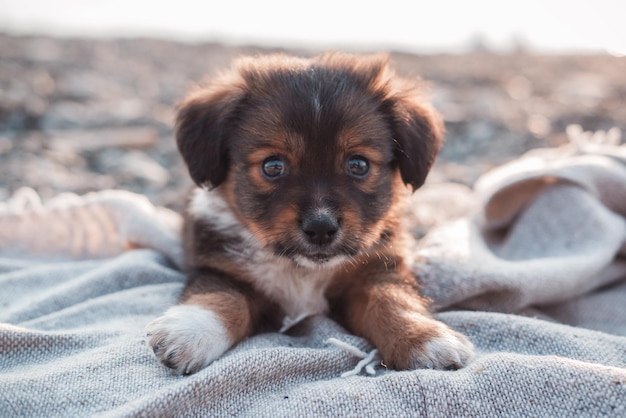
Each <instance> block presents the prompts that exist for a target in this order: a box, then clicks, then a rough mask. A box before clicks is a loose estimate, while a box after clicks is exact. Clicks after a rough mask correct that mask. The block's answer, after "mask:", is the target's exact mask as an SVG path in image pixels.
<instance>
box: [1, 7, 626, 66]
mask: <svg viewBox="0 0 626 418" xmlns="http://www.w3.org/2000/svg"><path fill="white" fill-rule="evenodd" d="M0 31H9V32H14V33H46V34H55V35H62V36H116V37H120V36H123V37H126V36H153V37H159V38H170V39H178V40H190V41H227V42H232V43H248V44H254V43H261V44H270V45H273V46H285V47H289V46H318V47H335V48H338V47H341V46H350V47H356V48H364V49H381V48H388V47H395V48H396V49H404V50H409V51H417V52H448V51H452V52H454V51H459V50H462V49H463V48H465V47H467V46H468V45H469V42H470V40H471V39H475V38H476V37H477V36H478V35H480V36H482V37H483V38H484V39H485V40H486V41H487V44H488V45H490V46H492V47H494V48H496V49H501V48H506V47H507V46H509V45H511V41H512V40H514V39H520V40H522V41H523V42H524V43H525V44H527V45H530V46H532V47H535V48H538V49H540V50H543V51H547V52H578V51H582V52H585V51H602V50H604V51H609V52H612V53H616V54H621V55H626V0H570V1H565V0H525V1H511V0H458V1H452V0H430V1H419V0H412V1H411V0H407V1H400V0H378V1H370V0H361V1H340V0H308V1H298V0H257V1H237V0H219V1H215V0H204V1H192V0H175V1H167V2H160V1H158V0H152V1H150V0H0ZM0 53H1V45H0Z"/></svg>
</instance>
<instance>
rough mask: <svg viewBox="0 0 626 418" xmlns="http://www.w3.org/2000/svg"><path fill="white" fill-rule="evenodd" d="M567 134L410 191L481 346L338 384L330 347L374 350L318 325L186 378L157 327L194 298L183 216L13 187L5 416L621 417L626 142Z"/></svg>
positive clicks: (451, 311)
mask: <svg viewBox="0 0 626 418" xmlns="http://www.w3.org/2000/svg"><path fill="white" fill-rule="evenodd" d="M570 134H571V135H570V136H572V139H573V140H574V142H573V143H572V144H570V145H568V146H566V147H563V148H559V149H549V150H537V151H533V152H532V153H530V154H528V155H526V156H523V157H522V158H520V159H519V160H517V161H514V162H512V163H510V164H507V165H505V166H503V167H500V168H499V169H497V170H495V171H493V172H491V173H488V174H487V175H485V176H484V177H483V178H482V179H481V180H480V181H479V182H478V183H477V185H476V187H475V189H474V190H468V189H464V188H463V187H461V186H458V185H428V186H426V187H424V188H423V189H421V190H420V191H418V192H417V193H416V195H415V206H414V208H415V210H414V212H415V216H416V220H417V222H418V223H421V224H429V226H432V230H431V231H430V232H429V234H428V235H427V236H426V237H425V238H424V239H423V240H422V241H421V243H420V245H419V247H418V248H417V249H416V250H415V254H416V258H415V271H416V274H417V275H418V276H419V277H420V280H421V282H422V285H423V291H424V293H425V294H427V295H428V296H429V297H431V298H432V299H433V302H434V304H435V306H436V307H437V309H438V310H440V313H438V314H437V316H438V318H440V319H441V320H442V321H444V322H446V323H448V324H450V325H451V326H452V327H454V328H455V329H457V330H459V331H461V332H463V333H465V334H466V335H468V336H469V338H470V339H471V340H472V341H473V342H474V344H475V346H476V349H477V356H476V358H475V359H474V360H473V361H472V363H471V364H469V365H468V366H467V367H466V368H464V369H462V370H458V371H433V370H416V371H408V372H396V371H386V370H384V369H380V370H379V371H378V373H377V375H376V376H368V375H360V376H352V377H348V378H341V377H340V375H341V374H342V373H343V372H345V371H347V370H350V369H352V368H353V367H354V366H355V364H356V363H357V361H358V359H357V358H354V357H352V356H351V355H350V354H348V353H346V352H344V351H342V350H340V349H338V348H337V347H335V346H334V345H332V344H330V343H328V339H329V338H337V339H339V340H341V341H344V342H347V343H350V344H353V345H355V346H356V347H359V348H360V349H361V350H364V351H368V350H371V349H372V347H371V346H370V345H369V344H368V343H367V342H366V341H364V340H362V339H360V338H358V337H355V336H352V335H350V334H348V333H347V332H346V331H345V330H344V329H342V328H341V327H340V326H338V325H337V324H335V323H334V322H332V321H330V320H329V319H327V318H324V317H314V318H311V319H310V320H308V321H306V322H305V323H304V324H302V325H301V326H299V327H298V328H297V329H296V330H294V332H292V333H290V334H288V335H281V334H278V333H270V334H264V335H259V336H255V337H253V338H249V339H247V340H246V341H244V342H243V343H242V344H240V345H239V346H237V347H236V348H234V349H233V350H231V351H229V352H228V353H227V354H226V355H225V356H224V357H222V358H220V359H219V360H217V361H216V362H215V363H213V364H212V365H210V366H209V367H208V368H206V369H204V370H202V371H200V372H199V373H197V374H195V375H193V376H187V377H179V376H174V375H172V374H171V373H170V372H169V370H168V369H166V368H165V367H162V366H160V365H159V364H157V362H156V360H155V358H154V357H153V356H152V354H151V353H150V352H149V350H148V349H147V347H146V345H145V342H144V327H145V325H146V324H147V323H148V322H149V321H151V320H152V319H153V318H155V317H156V316H158V315H160V314H161V313H162V312H163V311H164V310H165V309H166V308H167V307H168V306H170V305H172V304H173V303H175V301H176V298H177V296H178V293H179V292H180V291H181V289H182V287H183V283H184V277H183V275H182V274H181V273H180V271H179V270H178V269H177V267H176V265H177V263H178V262H179V260H180V247H179V243H178V241H177V235H176V229H177V228H178V226H179V222H180V219H179V218H178V217H177V215H175V214H173V213H171V212H168V211H166V210H164V209H156V208H154V207H152V206H151V205H150V203H149V202H147V201H146V200H145V199H143V198H142V197H140V196H137V195H133V194H130V193H125V192H112V191H109V192H102V193H96V194H92V195H88V196H85V197H81V198H78V197H73V198H68V197H63V198H59V199H57V201H56V202H52V203H51V204H46V205H41V203H40V202H39V201H38V200H37V197H36V195H34V194H33V193H31V192H27V191H23V192H20V194H18V196H16V197H15V198H14V199H12V200H11V201H10V202H8V203H6V204H5V205H4V206H3V207H0V415H2V416H11V417H20V416H23V417H37V416H41V417H54V416H92V415H96V416H150V417H153V416H154V417H158V416H229V415H233V414H235V415H244V416H255V417H257V416H272V417H275V416H316V415H317V416H390V417H402V416H432V417H439V416H442V417H443V416H484V417H493V416H498V415H501V416H559V417H561V416H601V415H608V416H620V415H621V416H624V415H626V221H625V217H626V147H625V146H617V145H616V144H614V143H612V144H611V143H609V144H606V143H605V144H601V143H600V142H602V141H600V140H602V139H603V137H602V136H598V135H596V137H595V138H593V140H591V141H590V140H585V141H581V140H580V138H583V137H584V135H585V134H583V133H581V132H573V133H570ZM604 139H606V138H605V137H604ZM605 142H606V141H605ZM613 142H614V141H613ZM463 208H475V209H476V210H469V209H463ZM442 214H443V215H442ZM456 215H462V216H461V217H459V218H458V219H450V218H455V217H456Z"/></svg>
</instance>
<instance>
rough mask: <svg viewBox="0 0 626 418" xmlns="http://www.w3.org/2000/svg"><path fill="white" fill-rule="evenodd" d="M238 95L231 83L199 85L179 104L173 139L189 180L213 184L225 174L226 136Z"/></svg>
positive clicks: (238, 91) (239, 93)
mask: <svg viewBox="0 0 626 418" xmlns="http://www.w3.org/2000/svg"><path fill="white" fill-rule="evenodd" d="M241 97H242V94H241V91H240V89H239V88H237V87H236V86H235V85H233V84H229V83H224V84H220V85H219V86H216V85H214V86H212V87H208V88H202V89H200V90H197V91H195V92H194V93H192V94H191V95H190V96H189V97H188V98H187V99H185V101H184V102H183V103H182V104H181V106H180V109H179V111H178V116H177V118H176V142H177V144H178V150H179V151H180V153H181V155H182V156H183V159H184V160H185V163H186V164H187V168H188V170H189V174H190V175H191V178H192V180H193V181H194V182H195V183H196V184H197V185H199V186H209V187H217V186H219V185H220V184H221V183H222V182H223V181H224V179H225V178H226V174H227V173H228V165H229V155H228V143H227V142H228V136H229V133H230V129H231V127H232V124H233V118H234V117H235V113H236V111H237V105H238V103H239V101H240V98H241Z"/></svg>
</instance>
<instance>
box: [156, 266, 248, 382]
mask: <svg viewBox="0 0 626 418" xmlns="http://www.w3.org/2000/svg"><path fill="white" fill-rule="evenodd" d="M250 304H251V301H250V300H249V298H247V297H246V296H245V294H244V293H242V292H241V291H240V290H238V289H236V288H233V287H232V286H229V285H227V284H225V283H220V281H219V279H218V280H217V281H216V280H215V279H214V278H213V277H206V276H194V277H192V278H191V279H190V281H189V282H188V285H187V287H186V288H185V291H184V293H183V295H182V296H181V303H180V304H179V305H176V306H173V307H172V308H170V309H168V310H167V311H166V312H165V314H163V316H161V317H159V318H157V319H155V320H154V321H152V322H151V323H150V324H149V325H148V326H147V328H146V332H147V336H148V340H147V343H148V346H149V347H151V348H152V350H153V351H154V354H155V355H156V356H157V358H158V359H159V361H160V362H161V363H162V364H163V365H165V366H167V367H169V368H171V369H173V370H174V371H175V372H176V373H178V374H191V373H195V372H197V371H199V370H201V369H203V368H205V367H206V366H208V365H209V364H210V363H211V362H213V361H214V360H215V359H217V358H218V357H220V356H221V355H222V354H224V353H225V352H226V351H227V350H228V349H229V348H231V347H232V346H233V345H235V344H236V343H238V342H239V341H241V340H242V339H243V338H244V337H246V336H247V335H249V334H250V332H251V329H252V317H251V306H250Z"/></svg>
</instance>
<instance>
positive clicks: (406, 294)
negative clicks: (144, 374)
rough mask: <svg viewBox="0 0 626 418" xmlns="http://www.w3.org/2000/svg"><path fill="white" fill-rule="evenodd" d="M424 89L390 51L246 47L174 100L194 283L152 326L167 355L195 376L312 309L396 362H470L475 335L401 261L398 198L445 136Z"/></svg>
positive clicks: (403, 235) (421, 176) (152, 339)
mask: <svg viewBox="0 0 626 418" xmlns="http://www.w3.org/2000/svg"><path fill="white" fill-rule="evenodd" d="M422 96H423V95H422V93H421V89H420V86H419V85H418V84H416V83H414V82H409V81H407V80H404V79H401V78H400V77H398V76H396V75H395V74H394V73H393V71H392V70H391V69H390V68H389V66H388V63H387V58H386V57H384V56H370V57H363V56H355V55H346V54H340V53H330V54H324V55H322V56H319V57H316V58H313V59H300V58H294V57H289V56H283V55H272V56H265V57H257V58H244V59H241V60H239V61H238V62H237V63H236V64H235V65H234V67H233V69H231V71H230V72H228V73H226V74H225V75H223V76H222V77H220V78H217V79H215V80H214V81H212V82H211V83H210V84H209V85H208V86H205V87H202V88H200V89H198V90H197V91H195V92H193V93H192V94H191V95H190V96H189V97H188V98H187V99H186V100H185V101H184V102H183V103H182V105H181V107H180V111H179V115H178V120H177V141H178V146H179V149H180V152H181V154H182V156H183V158H184V160H185V162H186V163H187V166H188V168H189V173H190V175H191V177H192V179H193V180H194V182H195V183H196V184H197V185H198V186H199V187H198V189H197V190H196V191H195V192H194V194H193V196H192V198H191V200H190V203H189V206H188V209H187V211H186V215H185V218H186V220H185V227H184V243H185V250H186V255H187V268H188V283H187V286H186V288H185V290H184V292H183V294H182V296H181V298H180V305H179V306H178V307H176V308H175V309H171V310H170V311H168V312H166V313H165V315H164V316H163V317H161V318H159V319H157V320H155V321H154V322H153V323H152V324H150V325H149V327H148V335H149V344H150V346H151V347H152V348H153V350H154V352H155V354H156V355H157V357H158V358H159V360H160V361H161V362H162V363H163V364H165V365H166V366H168V367H171V368H173V369H175V370H176V371H177V372H178V373H193V372H196V371H198V370H199V369H201V368H202V367H205V366H206V365H208V364H209V363H210V362H211V361H213V360H215V359H216V358H218V357H219V356H220V355H221V354H222V353H223V352H224V351H225V350H226V349H228V347H231V346H233V345H234V344H237V343H238V342H240V341H241V340H242V339H243V338H245V337H247V336H249V335H252V334H254V333H257V332H260V331H261V330H267V329H274V330H276V329H278V327H279V326H280V321H281V320H284V319H285V318H290V319H292V320H295V319H296V318H298V319H299V318H302V317H306V316H310V315H316V314H329V315H331V317H333V318H334V319H336V320H337V321H339V322H340V323H341V324H343V325H344V326H345V327H346V328H347V329H349V330H351V331H352V332H354V333H356V334H358V335H360V336H363V337H365V338H367V339H368V340H370V341H371V342H372V343H373V344H374V345H375V346H376V347H377V348H378V349H379V350H380V352H381V354H382V357H383V359H384V361H385V363H386V364H387V365H388V366H390V367H393V368H396V369H412V368H419V367H431V368H458V367H462V366H463V365H465V364H466V363H467V361H469V359H470V358H471V356H472V345H471V343H470V342H469V341H468V340H467V339H466V338H465V337H464V336H463V335H461V334H459V333H457V332H455V331H453V330H451V329H450V328H449V327H447V326H446V325H444V324H443V323H441V322H439V321H436V320H435V319H433V318H432V317H431V316H430V315H429V313H428V310H427V303H426V301H425V300H424V299H423V298H422V297H421V296H420V294H419V292H418V289H417V286H416V280H415V278H414V277H413V275H412V274H411V272H410V271H409V269H408V268H407V264H406V261H405V254H404V253H405V251H406V247H407V245H408V244H407V242H408V241H407V240H410V237H408V235H407V231H406V230H405V227H404V226H403V224H402V209H403V204H404V203H405V202H406V198H407V196H408V195H409V194H410V191H411V189H413V190H414V189H416V188H418V187H420V186H421V185H422V184H423V183H424V181H425V179H426V176H427V174H428V171H429V169H430V166H431V165H432V163H433V160H434V159H435V156H436V154H437V152H438V150H439V148H440V144H441V138H442V133H443V126H442V122H441V120H440V118H439V116H438V115H437V113H436V112H435V111H434V110H433V108H432V107H431V106H430V105H429V104H428V103H427V102H426V101H425V100H424V99H423V97H422ZM197 308H199V309H197ZM185 309H187V310H185ZM185 312H188V314H187V313H185ZM203 324H206V325H203ZM216 341H217V343H216Z"/></svg>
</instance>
